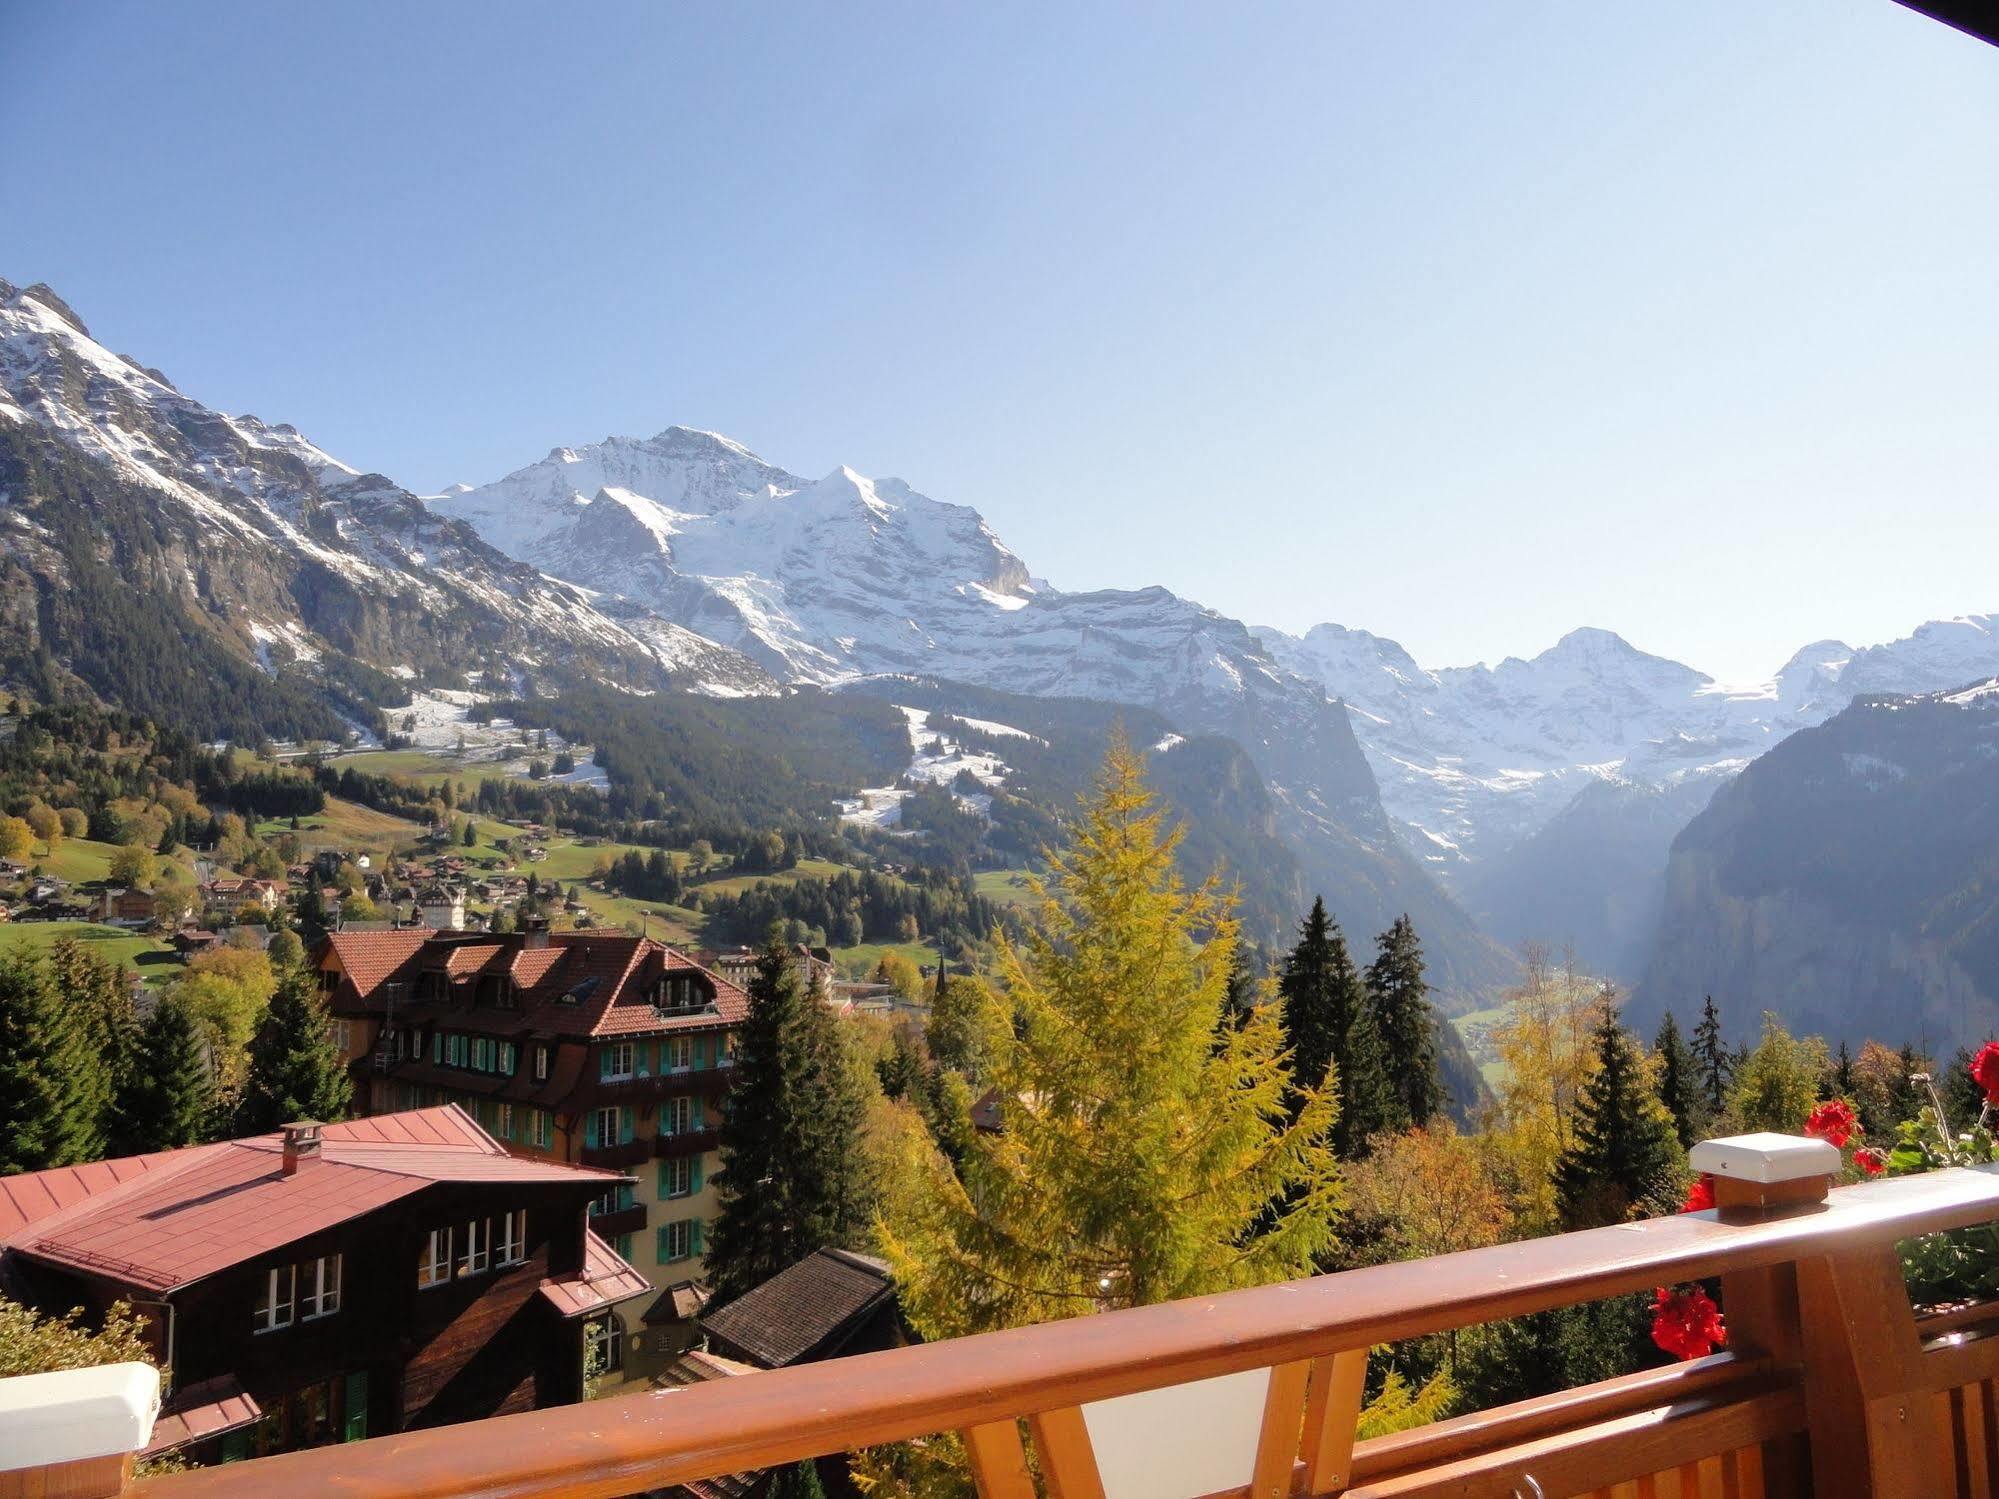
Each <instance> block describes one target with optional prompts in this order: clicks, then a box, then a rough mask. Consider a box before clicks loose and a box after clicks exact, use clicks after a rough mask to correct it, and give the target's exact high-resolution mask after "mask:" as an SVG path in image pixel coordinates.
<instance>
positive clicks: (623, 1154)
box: [583, 1139, 652, 1170]
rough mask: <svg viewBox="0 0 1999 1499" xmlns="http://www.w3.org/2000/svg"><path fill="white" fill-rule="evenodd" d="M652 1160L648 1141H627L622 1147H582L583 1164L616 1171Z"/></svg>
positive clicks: (650, 1145)
mask: <svg viewBox="0 0 1999 1499" xmlns="http://www.w3.org/2000/svg"><path fill="white" fill-rule="evenodd" d="M651 1158H652V1142H651V1141H650V1140H643V1139H640V1140H627V1141H625V1142H624V1144H622V1145H586V1146H584V1147H583V1164H584V1165H586V1166H604V1167H607V1168H610V1169H612V1170H616V1169H619V1168H622V1167H625V1166H638V1165H643V1164H644V1163H645V1162H646V1161H648V1160H650V1159H651Z"/></svg>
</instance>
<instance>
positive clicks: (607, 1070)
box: [597, 1046, 611, 1078]
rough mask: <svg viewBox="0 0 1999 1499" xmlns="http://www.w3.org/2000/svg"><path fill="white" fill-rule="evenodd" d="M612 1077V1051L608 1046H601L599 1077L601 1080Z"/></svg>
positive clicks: (598, 1065)
mask: <svg viewBox="0 0 1999 1499" xmlns="http://www.w3.org/2000/svg"><path fill="white" fill-rule="evenodd" d="M610 1075H611V1049H610V1047H608V1046H600V1047H598V1048H597V1076H598V1077H600V1078H606V1077H609V1076H610Z"/></svg>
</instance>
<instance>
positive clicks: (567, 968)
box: [327, 930, 749, 1036]
mask: <svg viewBox="0 0 1999 1499" xmlns="http://www.w3.org/2000/svg"><path fill="white" fill-rule="evenodd" d="M327 940H328V941H329V942H331V943H332V944H333V945H334V946H333V950H334V951H335V952H336V953H337V954H338V955H339V957H340V961H341V963H342V964H343V965H344V967H345V968H346V971H347V975H348V978H349V979H350V981H351V982H352V984H353V986H354V993H355V994H356V995H358V1000H359V1007H360V1008H362V1009H368V1008H375V1007H372V1006H370V1005H369V1000H370V999H371V997H372V995H373V993H374V991H375V990H376V989H378V988H379V987H380V986H381V985H382V984H384V983H387V982H388V981H389V980H390V979H392V978H397V977H402V978H405V979H407V978H409V977H413V976H414V975H415V974H416V973H417V972H418V971H420V970H423V969H429V970H430V971H432V972H435V971H437V970H438V969H439V968H443V969H444V970H445V971H446V972H448V973H450V974H452V975H454V976H456V975H460V974H465V973H471V972H482V973H483V972H493V971H495V970H497V969H502V968H503V969H504V971H505V972H506V973H507V974H508V976H509V977H510V978H512V980H513V982H514V989H515V998H514V1002H513V1004H511V1005H510V1006H508V1007H506V1008H499V1007H497V1006H490V1005H486V1006H477V1007H475V1011H474V1016H475V1017H476V1018H469V1019H468V1021H467V1024H468V1026H469V1028H472V1029H478V1030H483V1031H485V1032H487V1033H490V1034H493V1035H512V1034H519V1033H522V1032H529V1031H532V1032H536V1033H539V1034H543V1035H552V1036H633V1035H644V1034H660V1033H662V1032H668V1031H687V1030H704V1029H706V1030H715V1029H723V1028H727V1027H730V1026H735V1025H740V1024H741V1023H742V1021H743V1019H744V1018H745V1017H746V1016H747V1015H748V1014H749V996H748V995H747V994H745V993H744V992H743V991H742V989H740V988H738V987H737V986H736V985H735V984H732V983H730V982H729V981H728V980H727V979H725V978H722V977H721V976H719V975H718V974H715V973H711V972H710V971H709V970H708V969H706V968H703V967H702V966H701V965H700V964H698V963H696V962H694V961H693V960H692V959H690V958H688V957H687V956H686V955H685V954H684V953H681V952H678V951H676V950H674V949H673V948H670V947H668V946H666V945H665V944H664V943H660V942H655V941H653V940H651V939H650V938H646V937H633V936H630V935H629V934H626V933H622V932H615V933H613V932H552V933H550V934H548V937H547V946H545V947H530V946H528V945H527V934H525V933H515V934H510V935H507V936H503V937H500V938H497V939H494V940H490V941H480V942H472V943H467V942H465V941H463V939H454V938H452V937H449V936H442V935H437V934H432V933H426V932H421V931H414V930H411V931H400V932H356V933H346V932H343V933H336V934H335V935H334V936H332V937H329V938H328V939H327ZM660 973H698V974H701V975H703V976H704V977H705V978H706V979H707V981H708V982H709V983H710V984H711V985H712V986H713V987H714V990H715V1008H714V1010H713V1011H708V1012H697V1013H693V1014H687V1015H662V1014H661V1013H660V1012H659V1011H658V1010H656V1009H654V1008H653V1004H652V995H651V993H650V990H651V987H652V984H651V980H652V979H653V978H654V977H655V976H657V975H658V974H660ZM345 992H346V991H345V990H344V989H343V991H342V993H343V994H345ZM439 1002H440V1001H434V1000H427V1001H424V1003H427V1004H429V1003H439ZM338 1007H339V1008H340V1009H341V1010H342V1011H343V1012H349V1013H351V1012H352V1011H353V1010H354V1009H355V1008H356V1000H355V999H352V998H347V999H342V1000H341V1002H340V1004H339V1006H338Z"/></svg>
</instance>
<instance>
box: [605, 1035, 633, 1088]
mask: <svg viewBox="0 0 1999 1499" xmlns="http://www.w3.org/2000/svg"><path fill="white" fill-rule="evenodd" d="M604 1050H605V1051H606V1052H607V1053H608V1054H609V1062H610V1071H608V1072H605V1073H603V1074H602V1077H603V1080H604V1081H605V1082H607V1083H622V1082H624V1081H626V1080H627V1079H628V1078H634V1077H637V1076H638V1071H639V1049H638V1048H637V1047H636V1046H634V1045H633V1044H632V1043H631V1042H629V1041H613V1042H612V1043H611V1044H610V1045H609V1046H607V1047H605V1048H604Z"/></svg>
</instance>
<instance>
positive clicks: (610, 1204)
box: [590, 1186, 632, 1218]
mask: <svg viewBox="0 0 1999 1499" xmlns="http://www.w3.org/2000/svg"><path fill="white" fill-rule="evenodd" d="M631 1205H632V1189H631V1188H630V1187H626V1186H617V1187H612V1188H611V1189H610V1190H609V1191H608V1192H606V1193H605V1194H604V1195H603V1196H602V1197H599V1198H598V1199H597V1200H596V1201H595V1202H593V1203H591V1204H590V1216H591V1217H592V1218H601V1217H603V1216H604V1215H605V1214H606V1213H615V1212H617V1211H619V1210H620V1209H621V1208H628V1207H630V1206H631Z"/></svg>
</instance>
